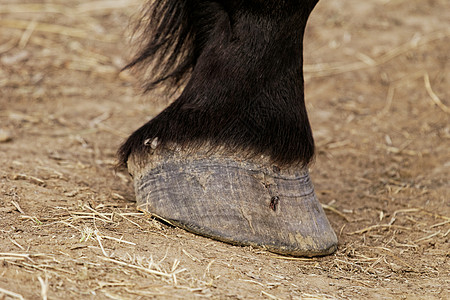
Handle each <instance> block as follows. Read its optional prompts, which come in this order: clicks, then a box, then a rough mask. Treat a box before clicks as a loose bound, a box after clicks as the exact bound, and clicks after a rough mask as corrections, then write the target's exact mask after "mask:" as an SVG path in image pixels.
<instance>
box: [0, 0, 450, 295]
mask: <svg viewBox="0 0 450 300" xmlns="http://www.w3.org/2000/svg"><path fill="white" fill-rule="evenodd" d="M139 2H141V1H138V0H117V1H88V0H72V1H67V0H47V1H45V0H1V1H0V165H1V167H0V299H23V298H24V299H39V298H42V299H62V298H64V299H148V298H162V299H172V298H208V297H209V298H213V299H367V298H369V299H425V298H427V299H450V250H449V249H450V243H449V240H450V183H449V180H450V152H449V148H450V89H449V87H450V82H449V81H450V77H449V75H450V62H449V53H450V26H449V25H450V14H449V11H450V2H449V1H448V0H367V1H359V0H340V1H329V0H321V2H320V3H319V4H318V6H317V7H316V9H315V11H314V12H313V14H312V16H311V19H310V22H309V26H308V28H307V33H306V37H305V66H304V70H305V82H306V91H305V93H306V101H307V108H308V111H309V114H310V119H311V122H312V126H313V130H314V134H315V139H316V144H317V150H318V151H317V156H316V162H315V164H314V165H313V166H312V167H311V175H312V179H313V182H314V183H315V187H316V192H317V194H318V196H319V199H320V201H321V202H322V203H323V204H324V206H325V209H326V212H327V215H328V217H329V219H330V222H331V223H332V226H333V228H334V229H335V231H336V232H337V234H338V236H339V249H338V251H337V252H336V253H335V254H334V255H331V256H327V257H321V258H313V259H303V258H290V257H281V256H278V255H275V254H272V253H269V252H266V251H264V250H262V249H253V248H250V247H235V246H231V245H227V244H224V243H221V242H216V241H213V240H210V239H207V238H203V237H199V236H195V235H193V234H190V233H187V232H185V231H183V230H181V229H177V228H172V227H170V226H167V225H164V224H161V223H159V222H157V221H155V220H153V219H151V218H150V217H149V216H148V215H145V214H143V213H141V212H139V211H137V210H136V209H135V206H134V202H133V201H134V191H133V188H132V182H131V179H130V178H129V176H128V174H127V172H126V171H125V170H120V171H118V172H115V171H114V164H115V152H116V149H117V148H118V146H119V144H120V143H121V142H122V141H123V140H124V139H125V138H126V137H127V135H128V134H130V133H131V132H132V131H133V130H134V129H136V128H137V127H139V126H140V125H142V124H143V123H144V122H145V121H147V120H148V119H149V118H151V117H152V116H155V114H156V113H157V112H158V111H159V110H161V108H163V107H164V105H167V103H168V101H169V99H167V98H166V97H164V95H145V96H142V95H140V90H139V83H138V79H137V78H136V76H135V75H132V74H129V73H122V74H119V72H118V71H119V70H120V68H121V67H122V66H123V65H124V63H125V62H126V61H127V58H128V57H129V56H130V53H131V50H130V43H129V36H130V33H129V30H128V28H129V19H130V17H132V16H133V15H134V14H135V13H137V12H138V10H139Z"/></svg>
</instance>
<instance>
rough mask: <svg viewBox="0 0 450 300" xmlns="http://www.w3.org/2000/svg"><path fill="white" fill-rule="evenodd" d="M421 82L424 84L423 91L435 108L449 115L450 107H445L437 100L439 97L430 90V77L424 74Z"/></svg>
mask: <svg viewBox="0 0 450 300" xmlns="http://www.w3.org/2000/svg"><path fill="white" fill-rule="evenodd" d="M423 81H424V82H425V89H426V90H427V92H428V95H429V96H430V98H431V100H433V103H434V104H435V105H436V106H437V107H439V108H440V109H442V111H443V112H445V113H447V114H450V107H448V106H445V104H444V103H442V101H441V99H439V97H438V96H437V95H436V94H435V93H434V92H433V89H432V88H431V83H430V76H429V75H428V73H425V75H424V76H423Z"/></svg>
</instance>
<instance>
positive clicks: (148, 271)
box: [99, 256, 186, 278]
mask: <svg viewBox="0 0 450 300" xmlns="http://www.w3.org/2000/svg"><path fill="white" fill-rule="evenodd" d="M99 258H100V259H102V260H104V261H108V262H112V263H115V264H117V265H120V266H126V267H129V268H132V269H136V270H140V271H143V272H145V273H149V274H153V275H157V276H161V277H165V278H173V276H174V274H175V275H176V274H178V273H181V272H184V271H186V269H181V270H174V271H172V272H171V273H165V272H162V271H157V270H153V269H150V267H149V268H145V267H141V266H138V265H133V264H128V263H126V262H122V261H119V260H115V259H112V258H108V257H101V256H100V257H99Z"/></svg>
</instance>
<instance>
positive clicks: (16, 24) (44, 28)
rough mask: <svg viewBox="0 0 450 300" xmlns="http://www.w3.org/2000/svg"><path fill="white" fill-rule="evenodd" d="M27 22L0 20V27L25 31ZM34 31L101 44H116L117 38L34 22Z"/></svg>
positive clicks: (27, 25)
mask: <svg viewBox="0 0 450 300" xmlns="http://www.w3.org/2000/svg"><path fill="white" fill-rule="evenodd" d="M29 23H30V22H28V21H24V20H16V19H0V25H1V26H3V27H8V28H15V29H24V30H26V29H27V28H28V27H29ZM34 30H35V31H40V32H45V33H53V34H59V35H66V36H70V37H75V38H81V39H93V40H98V41H103V42H117V41H118V39H119V37H118V36H115V35H107V34H103V35H101V36H98V35H94V34H93V33H92V32H89V31H87V30H84V29H80V28H73V27H67V26H63V25H56V24H50V23H40V22H36V24H35V27H34Z"/></svg>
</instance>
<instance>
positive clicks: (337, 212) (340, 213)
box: [322, 204, 351, 222]
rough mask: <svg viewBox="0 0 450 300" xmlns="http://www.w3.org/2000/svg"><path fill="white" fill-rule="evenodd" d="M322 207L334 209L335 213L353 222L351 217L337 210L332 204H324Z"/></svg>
mask: <svg viewBox="0 0 450 300" xmlns="http://www.w3.org/2000/svg"><path fill="white" fill-rule="evenodd" d="M322 207H323V209H326V210H329V211H332V212H334V213H335V214H337V215H339V216H341V217H342V218H343V219H344V220H345V221H347V222H351V220H350V219H349V218H347V216H346V215H344V214H343V213H342V212H340V211H339V210H337V209H336V208H334V207H332V206H330V205H327V204H322Z"/></svg>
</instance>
